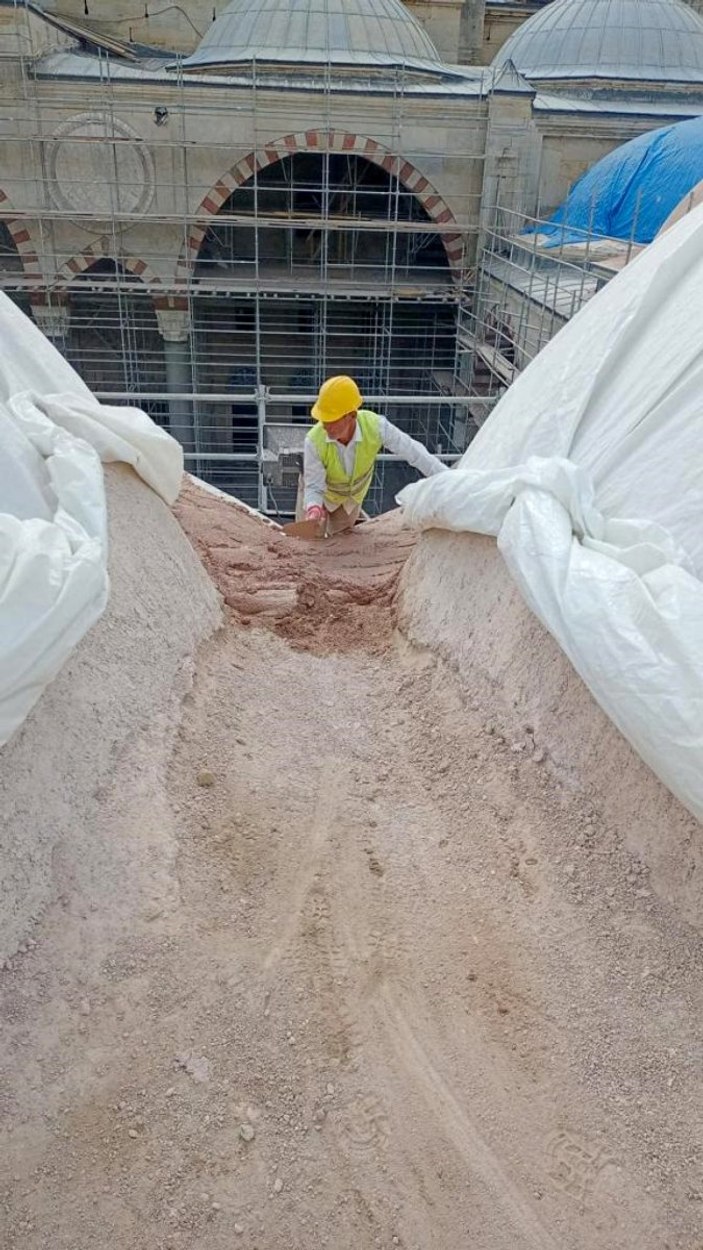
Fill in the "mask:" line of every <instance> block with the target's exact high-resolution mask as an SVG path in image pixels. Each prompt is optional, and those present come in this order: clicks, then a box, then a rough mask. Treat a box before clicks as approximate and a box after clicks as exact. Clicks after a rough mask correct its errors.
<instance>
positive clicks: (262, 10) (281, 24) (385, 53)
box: [183, 0, 441, 70]
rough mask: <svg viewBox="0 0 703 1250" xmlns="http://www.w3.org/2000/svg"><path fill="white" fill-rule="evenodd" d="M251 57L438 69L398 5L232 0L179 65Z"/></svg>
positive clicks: (355, 0) (396, 0)
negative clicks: (193, 50)
mask: <svg viewBox="0 0 703 1250" xmlns="http://www.w3.org/2000/svg"><path fill="white" fill-rule="evenodd" d="M254 60H256V61H257V62H259V63H261V64H266V63H273V64H283V65H325V64H327V63H332V64H335V65H340V66H344V65H346V66H364V67H366V68H369V67H370V68H384V67H385V68H390V67H394V66H400V65H407V64H410V65H411V66H413V65H414V66H415V67H416V68H420V69H429V70H432V69H434V70H440V69H441V61H440V58H439V53H438V52H437V49H436V48H435V46H434V44H433V42H432V40H431V39H430V37H429V35H426V34H425V32H424V30H423V29H422V27H421V26H420V24H419V22H417V21H416V20H415V18H414V17H413V16H412V14H411V13H409V11H408V10H407V9H406V7H405V5H404V4H402V2H401V0H232V3H231V4H229V5H228V6H227V8H226V9H225V11H224V13H222V14H221V15H220V17H218V18H217V20H216V21H215V22H213V24H212V26H211V27H210V29H209V31H208V33H207V34H206V35H205V38H204V39H203V40H202V41H201V43H200V45H199V46H198V47H197V48H196V50H195V52H194V53H193V55H192V56H189V57H188V58H187V59H186V60H185V61H184V62H183V66H184V68H185V69H206V68H209V69H214V68H218V69H222V68H225V67H227V66H236V65H241V64H247V63H251V62H252V61H254Z"/></svg>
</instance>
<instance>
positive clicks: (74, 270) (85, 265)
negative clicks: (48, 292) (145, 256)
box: [54, 237, 163, 287]
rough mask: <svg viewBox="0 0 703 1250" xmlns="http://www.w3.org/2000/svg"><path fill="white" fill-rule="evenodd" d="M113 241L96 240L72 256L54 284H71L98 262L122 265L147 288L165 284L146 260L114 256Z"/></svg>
mask: <svg viewBox="0 0 703 1250" xmlns="http://www.w3.org/2000/svg"><path fill="white" fill-rule="evenodd" d="M112 253H113V247H112V241H111V239H108V238H105V237H103V238H101V239H96V240H95V242H94V243H91V244H90V246H89V247H86V248H84V249H83V251H82V252H78V253H77V254H76V255H75V256H72V257H71V259H70V260H67V261H65V262H64V264H63V265H62V266H61V268H60V269H59V270H58V272H57V274H56V277H55V279H54V283H56V284H61V283H63V282H71V281H72V279H73V278H76V277H78V276H79V275H80V274H82V273H86V272H87V270H88V269H90V267H91V265H94V264H95V262H96V260H113V261H114V262H115V264H118V265H122V266H123V267H124V268H125V269H128V270H129V272H130V273H132V274H134V276H135V277H136V278H141V280H142V282H144V283H145V285H146V286H150V287H161V286H162V285H163V284H162V282H161V278H160V277H159V275H158V274H157V273H155V272H154V270H153V269H152V268H151V266H150V265H148V264H147V262H146V261H145V260H142V259H141V258H140V257H138V256H113V254H112Z"/></svg>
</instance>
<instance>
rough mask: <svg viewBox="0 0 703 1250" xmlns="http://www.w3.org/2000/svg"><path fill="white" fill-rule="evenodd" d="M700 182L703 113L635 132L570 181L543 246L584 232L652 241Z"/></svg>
mask: <svg viewBox="0 0 703 1250" xmlns="http://www.w3.org/2000/svg"><path fill="white" fill-rule="evenodd" d="M701 180H703V117H696V118H694V119H693V120H692V121H687V122H678V123H677V124H676V125H674V126H665V127H663V129H661V130H653V131H650V132H649V133H648V134H646V135H639V137H638V138H637V139H632V140H631V141H630V142H629V143H625V144H623V146H622V147H619V148H616V149H615V151H614V152H610V153H609V154H608V155H607V156H605V157H604V158H603V160H601V161H598V163H597V164H596V165H594V166H593V168H592V169H589V170H587V172H586V173H585V174H583V175H582V177H581V178H579V180H578V182H576V183H574V185H573V187H572V188H571V190H570V192H569V195H568V197H567V199H566V200H565V202H564V203H563V204H562V206H561V208H559V209H557V211H556V213H555V214H554V216H553V217H552V218H551V220H550V223H549V225H548V226H547V227H546V228H545V227H540V229H539V233H540V234H546V235H547V236H548V240H547V241H546V246H547V247H556V246H557V245H559V244H562V243H578V242H581V241H583V239H585V238H586V237H587V236H588V235H599V236H602V237H605V238H609V239H625V240H630V239H631V240H632V241H633V242H635V243H651V241H652V239H653V238H654V237H655V235H656V234H657V232H658V231H659V229H660V228H661V226H663V224H664V222H665V221H666V219H667V217H668V216H669V214H670V213H671V212H673V210H674V209H675V208H676V206H677V204H679V203H680V202H681V200H682V199H683V198H684V196H686V195H687V194H688V192H689V191H692V190H693V188H694V187H695V186H696V184H697V183H698V182H700V181H701Z"/></svg>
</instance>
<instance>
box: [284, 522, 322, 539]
mask: <svg viewBox="0 0 703 1250" xmlns="http://www.w3.org/2000/svg"><path fill="white" fill-rule="evenodd" d="M283 533H284V534H287V535H288V537H289V538H307V539H317V538H324V537H325V522H324V521H291V522H290V524H289V525H284V526H283Z"/></svg>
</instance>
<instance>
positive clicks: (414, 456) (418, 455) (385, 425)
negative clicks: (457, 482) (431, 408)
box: [379, 417, 447, 477]
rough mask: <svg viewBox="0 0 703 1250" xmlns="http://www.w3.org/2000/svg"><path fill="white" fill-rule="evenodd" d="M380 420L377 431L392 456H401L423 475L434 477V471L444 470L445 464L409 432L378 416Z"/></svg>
mask: <svg viewBox="0 0 703 1250" xmlns="http://www.w3.org/2000/svg"><path fill="white" fill-rule="evenodd" d="M380 422H381V426H380V430H379V433H380V435H381V440H382V442H383V446H384V447H385V448H386V451H390V452H392V454H393V455H394V456H402V458H403V460H405V461H407V463H408V464H411V465H412V466H413V468H414V469H418V470H419V471H420V473H422V475H423V477H434V475H435V473H444V472H445V470H446V467H447V466H446V465H445V464H442V461H441V460H438V459H437V457H436V456H433V455H432V452H431V451H428V450H427V448H426V447H423V446H422V443H418V442H417V440H416V439H414V438H411V437H410V435H409V434H406V433H405V432H404V431H403V430H399V429H398V427H397V425H392V424H391V422H390V421H387V420H386V418H385V417H380Z"/></svg>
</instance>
